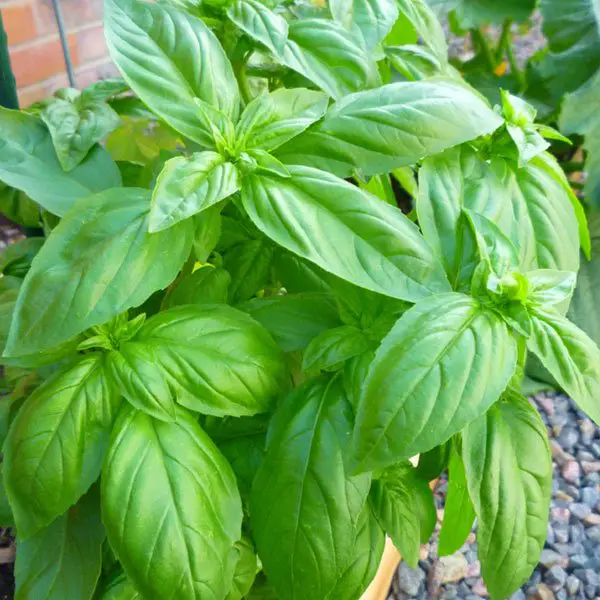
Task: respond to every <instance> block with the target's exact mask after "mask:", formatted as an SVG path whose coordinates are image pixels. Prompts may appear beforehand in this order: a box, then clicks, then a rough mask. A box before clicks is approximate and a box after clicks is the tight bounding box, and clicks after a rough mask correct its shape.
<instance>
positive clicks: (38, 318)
mask: <svg viewBox="0 0 600 600" xmlns="http://www.w3.org/2000/svg"><path fill="white" fill-rule="evenodd" d="M149 210H150V192H149V191H147V190H141V189H136V188H123V189H114V190H108V191H106V192H103V193H101V194H97V195H95V196H92V197H89V198H85V199H84V200H83V201H82V202H80V203H79V204H78V205H77V206H75V207H74V209H73V210H72V211H71V212H70V213H69V214H68V215H66V216H65V217H64V218H63V219H62V220H61V222H60V223H59V225H58V226H57V227H56V228H55V229H54V230H53V231H52V233H51V235H50V237H49V238H48V240H47V241H46V243H45V244H44V247H43V248H42V250H41V251H40V252H39V254H38V255H37V256H36V258H35V259H34V261H33V264H32V267H31V270H30V271H29V273H28V274H27V277H25V280H24V282H23V287H22V289H21V294H20V295H19V300H18V302H17V306H16V310H15V316H14V319H13V326H12V328H11V333H10V336H9V340H8V343H7V347H6V353H7V355H8V356H20V355H24V354H29V353H33V352H37V351H39V350H42V349H46V348H50V347H52V346H54V345H56V344H58V343H60V342H62V341H64V340H66V339H68V338H70V337H72V336H73V335H75V334H77V333H80V332H81V331H84V330H85V329H87V328H89V327H92V326H93V325H99V324H101V323H105V322H106V321H108V320H109V319H110V318H111V317H113V316H115V315H117V314H119V313H122V312H124V311H125V310H127V309H128V308H130V307H134V306H138V305H140V304H141V303H142V302H144V301H145V300H146V299H147V298H148V297H149V296H150V295H151V294H152V293H153V292H155V291H157V290H160V289H162V288H164V287H166V286H167V285H169V283H171V281H172V280H173V279H174V278H175V276H176V275H177V272H178V271H179V268H180V267H181V265H182V264H183V263H184V261H185V260H186V259H187V257H188V255H189V252H190V247H191V243H192V236H193V226H192V223H191V221H187V222H183V223H180V224H178V225H176V226H175V227H171V228H170V229H168V230H166V231H164V232H159V233H155V234H150V233H148V213H149ZM166 248H168V250H169V251H168V252H165V249H166Z"/></svg>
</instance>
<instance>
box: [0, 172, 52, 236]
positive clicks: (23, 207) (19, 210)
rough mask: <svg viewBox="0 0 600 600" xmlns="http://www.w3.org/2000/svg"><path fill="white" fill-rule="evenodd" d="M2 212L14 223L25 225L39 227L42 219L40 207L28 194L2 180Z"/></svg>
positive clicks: (0, 188) (0, 202) (0, 208)
mask: <svg viewBox="0 0 600 600" xmlns="http://www.w3.org/2000/svg"><path fill="white" fill-rule="evenodd" d="M0 212H1V213H2V214H3V215H4V216H5V217H6V218H7V219H10V220H11V221H12V222H13V223H16V224H17V225H23V226H25V227H39V226H40V223H41V221H42V215H41V212H40V207H39V206H38V205H37V204H36V203H35V202H34V201H33V200H32V199H31V198H30V197H29V196H27V194H25V193H24V192H22V191H21V190H17V189H15V188H13V187H10V186H8V185H5V184H4V183H2V182H1V181H0Z"/></svg>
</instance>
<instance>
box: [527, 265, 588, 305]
mask: <svg viewBox="0 0 600 600" xmlns="http://www.w3.org/2000/svg"><path fill="white" fill-rule="evenodd" d="M527 281H528V282H529V285H530V286H531V296H530V297H531V300H532V301H533V302H535V303H537V304H540V305H541V306H543V307H552V306H556V305H557V304H562V303H564V302H565V301H569V300H570V299H571V296H572V295H573V292H574V290H575V284H576V281H577V274H576V273H571V272H570V271H551V270H549V269H540V270H537V271H530V272H529V273H527Z"/></svg>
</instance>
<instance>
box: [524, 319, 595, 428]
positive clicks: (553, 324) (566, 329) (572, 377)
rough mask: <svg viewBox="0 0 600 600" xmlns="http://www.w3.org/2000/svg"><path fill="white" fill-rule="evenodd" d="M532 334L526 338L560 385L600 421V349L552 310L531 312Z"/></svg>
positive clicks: (529, 345)
mask: <svg viewBox="0 0 600 600" xmlns="http://www.w3.org/2000/svg"><path fill="white" fill-rule="evenodd" d="M531 322H532V335H531V337H530V338H529V340H528V342H527V346H528V348H529V350H531V351H532V352H533V353H534V354H535V355H536V356H537V357H538V358H539V359H540V360H541V362H542V364H543V365H544V367H546V369H548V371H550V374H551V375H552V376H553V377H554V379H556V381H557V382H558V384H559V385H560V387H561V388H562V389H563V390H565V392H566V393H567V394H568V395H569V396H570V397H571V398H573V400H575V402H577V404H578V405H579V406H580V407H581V409H582V410H584V411H585V412H586V413H587V414H588V415H589V416H590V417H591V418H592V419H593V420H594V421H595V422H596V423H600V407H599V406H598V402H597V392H596V390H597V389H598V385H599V384H600V349H599V348H598V346H597V345H596V343H595V342H594V341H593V340H591V339H590V338H589V337H588V336H587V334H586V333H584V332H583V331H581V329H579V328H578V327H577V326H576V325H574V324H573V323H571V322H570V321H568V320H567V319H565V318H564V317H562V316H560V315H559V314H558V313H555V312H552V311H550V310H544V309H541V308H540V309H536V310H535V311H534V312H533V314H531Z"/></svg>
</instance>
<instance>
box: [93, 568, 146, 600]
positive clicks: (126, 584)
mask: <svg viewBox="0 0 600 600" xmlns="http://www.w3.org/2000/svg"><path fill="white" fill-rule="evenodd" d="M94 600H96V597H95V596H94ZM98 600H142V596H141V595H140V593H139V592H138V591H137V590H136V589H135V588H134V587H133V585H132V584H131V582H130V581H129V579H127V577H126V575H125V573H119V575H118V576H117V577H115V579H114V580H112V581H111V582H110V583H109V584H108V585H107V587H106V588H105V589H104V590H103V591H102V595H100V596H99V597H98Z"/></svg>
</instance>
